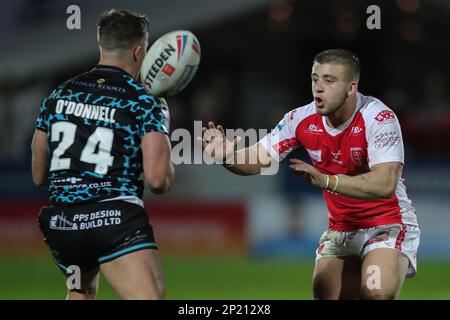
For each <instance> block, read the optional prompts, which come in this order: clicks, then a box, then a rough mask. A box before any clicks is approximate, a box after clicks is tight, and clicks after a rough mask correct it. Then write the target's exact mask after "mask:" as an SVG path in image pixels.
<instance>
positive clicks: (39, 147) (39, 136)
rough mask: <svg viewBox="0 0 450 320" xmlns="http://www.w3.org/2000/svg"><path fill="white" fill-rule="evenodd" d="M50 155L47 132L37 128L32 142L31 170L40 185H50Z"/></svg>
mask: <svg viewBox="0 0 450 320" xmlns="http://www.w3.org/2000/svg"><path fill="white" fill-rule="evenodd" d="M48 170H49V155H48V141H47V133H46V132H44V131H42V130H39V129H36V130H35V131H34V135H33V140H32V142H31V172H32V175H33V182H34V183H35V184H36V185H37V186H39V187H47V186H48Z"/></svg>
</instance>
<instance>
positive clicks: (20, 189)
mask: <svg viewBox="0 0 450 320" xmlns="http://www.w3.org/2000/svg"><path fill="white" fill-rule="evenodd" d="M70 4H77V5H79V6H80V8H81V23H82V24H81V26H82V29H81V30H74V31H69V30H68V29H67V28H66V19H67V17H68V14H66V8H67V6H68V5H70ZM371 4H377V5H379V6H380V8H381V30H368V29H367V28H366V19H367V18H368V17H369V14H367V13H366V8H367V7H368V6H369V5H371ZM109 8H123V9H130V10H135V11H138V12H141V13H145V14H147V15H148V17H149V18H150V23H151V27H150V28H151V42H153V41H154V40H155V39H156V38H157V37H159V36H160V35H162V34H163V33H165V32H168V31H171V30H174V29H180V28H181V29H189V30H191V31H193V32H194V33H195V34H196V35H197V37H198V38H199V40H200V43H201V46H202V62H201V65H200V69H199V71H198V74H197V76H196V78H195V79H194V81H193V82H192V83H191V85H190V87H189V88H188V89H187V90H185V91H184V92H182V93H181V94H180V95H179V96H177V97H173V98H169V99H168V102H169V105H170V110H171V116H172V128H171V129H172V130H174V129H176V128H188V129H190V130H192V129H193V121H194V120H203V121H207V120H214V121H216V122H219V123H221V124H223V125H224V127H227V128H244V129H247V128H266V129H270V128H273V126H274V125H275V124H276V123H277V122H278V121H279V120H280V119H281V117H282V116H283V114H284V113H285V112H287V111H288V110H290V109H292V108H293V107H295V106H299V105H303V104H306V103H309V102H310V101H311V91H310V75H309V74H310V70H311V62H312V59H313V57H314V55H315V54H316V53H317V52H318V51H320V50H323V49H328V48H332V47H345V48H348V49H351V50H353V51H355V52H356V53H357V54H359V55H360V58H361V62H362V80H361V82H360V91H361V92H363V93H365V94H369V95H373V96H376V97H378V98H380V99H381V100H383V101H384V102H385V103H386V104H387V105H388V106H390V107H391V108H392V109H393V110H394V111H395V112H396V113H397V115H398V116H399V118H400V121H401V124H402V129H403V135H404V143H405V147H406V150H405V152H406V166H405V168H404V177H405V179H406V184H407V187H408V193H409V195H410V197H411V198H412V200H413V201H414V203H415V207H416V209H417V215H418V218H419V222H420V223H421V227H422V239H421V245H420V249H419V272H418V275H417V276H416V278H414V279H412V280H407V281H406V284H405V287H404V289H403V291H402V294H401V296H400V298H402V299H450V281H449V280H448V273H449V272H450V232H449V230H450V209H449V208H450V199H449V195H450V164H449V163H450V161H449V160H450V148H449V141H450V93H449V82H448V74H450V63H449V56H450V47H449V45H448V43H449V36H450V24H449V21H450V19H449V18H450V2H449V1H445V0H442V1H440V0H395V1H394V0H392V1H366V0H362V1H357V0H345V1H344V0H342V1H341V0H335V1H331V0H329V1H328V0H318V1H306V0H227V1H219V0H217V1H216V0H214V1H212V0H192V1H183V0H169V1H153V0H148V1H136V0H128V1H126V2H125V1H101V2H100V1H98V2H97V1H95V2H94V1H87V0H80V1H66V0H59V1H56V0H53V1H51V0H45V1H44V0H40V1H37V0H19V1H16V0H14V1H13V0H6V1H3V2H2V10H0V37H1V50H0V299H60V298H63V297H64V295H65V283H64V279H63V276H62V275H61V274H60V273H59V271H58V270H57V268H56V267H55V266H54V265H53V264H52V262H51V259H50V256H49V255H48V253H47V250H46V247H45V246H44V244H43V241H42V238H41V235H40V233H39V231H38V228H37V225H36V219H37V213H38V209H39V207H40V206H42V205H44V204H45V203H46V201H47V200H46V191H45V190H39V189H38V188H36V187H35V186H34V185H33V183H32V180H31V173H30V147H29V146H30V141H31V136H32V133H33V130H34V123H35V119H36V116H37V113H38V108H39V104H40V101H41V100H42V99H43V98H44V96H46V95H47V94H48V93H49V92H50V90H52V89H53V88H54V87H55V86H56V85H57V84H59V83H60V82H62V81H64V80H66V79H68V78H70V77H72V76H74V75H75V74H77V73H80V72H83V71H86V70H89V69H90V68H91V67H92V66H94V65H95V64H96V63H97V61H98V51H97V44H96V36H95V20H96V17H97V16H98V14H99V13H100V12H101V11H103V10H105V9H109ZM295 156H298V157H304V156H305V155H304V154H303V153H302V152H301V151H299V153H296V154H295ZM176 170H177V181H176V184H175V186H174V187H173V190H172V191H171V192H170V194H168V195H164V196H153V195H151V194H147V195H146V199H145V200H146V208H147V209H148V211H149V215H150V221H151V223H152V224H153V226H154V229H155V232H156V237H157V240H158V242H159V245H160V249H161V253H162V257H163V261H164V265H165V273H166V280H167V289H168V296H167V298H169V299H310V298H311V275H312V269H313V261H314V251H315V248H316V246H317V242H318V239H319V236H320V234H321V233H322V232H323V230H324V229H325V228H326V226H327V223H326V219H327V211H326V207H325V204H324V201H323V200H322V198H321V194H320V192H318V191H317V190H314V189H312V188H310V187H309V186H307V185H306V184H305V183H304V182H303V181H302V180H300V179H298V178H296V177H294V176H293V175H291V174H290V173H289V170H288V167H287V163H283V164H282V166H281V168H280V172H279V174H278V175H276V176H260V177H238V176H233V175H232V174H230V173H228V172H226V171H225V170H223V168H221V167H218V166H207V165H178V166H177V167H176ZM99 298H100V299H108V298H114V294H113V292H112V291H111V290H110V288H109V287H108V285H107V284H106V283H104V281H103V280H102V284H101V287H100V294H99Z"/></svg>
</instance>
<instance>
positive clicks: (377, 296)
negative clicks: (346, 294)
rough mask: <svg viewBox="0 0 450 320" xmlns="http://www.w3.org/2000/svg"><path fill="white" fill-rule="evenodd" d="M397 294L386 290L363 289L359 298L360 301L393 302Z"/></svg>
mask: <svg viewBox="0 0 450 320" xmlns="http://www.w3.org/2000/svg"><path fill="white" fill-rule="evenodd" d="M396 297H397V294H396V293H395V292H394V291H393V290H388V289H369V288H367V287H363V288H362V289H361V295H360V298H361V299H362V300H395V298H396Z"/></svg>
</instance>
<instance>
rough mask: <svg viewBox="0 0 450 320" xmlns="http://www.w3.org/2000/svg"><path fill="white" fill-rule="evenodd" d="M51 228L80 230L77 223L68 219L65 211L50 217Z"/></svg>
mask: <svg viewBox="0 0 450 320" xmlns="http://www.w3.org/2000/svg"><path fill="white" fill-rule="evenodd" d="M50 229H53V230H78V226H77V224H76V223H73V222H71V221H69V220H67V219H66V217H65V216H64V212H63V213H61V214H60V215H55V216H52V217H51V218H50Z"/></svg>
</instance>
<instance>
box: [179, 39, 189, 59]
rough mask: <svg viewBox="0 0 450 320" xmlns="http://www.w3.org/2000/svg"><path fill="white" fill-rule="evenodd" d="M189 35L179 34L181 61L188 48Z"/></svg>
mask: <svg viewBox="0 0 450 320" xmlns="http://www.w3.org/2000/svg"><path fill="white" fill-rule="evenodd" d="M186 42H187V35H179V36H177V47H178V61H180V58H181V56H182V55H183V53H184V49H186Z"/></svg>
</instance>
